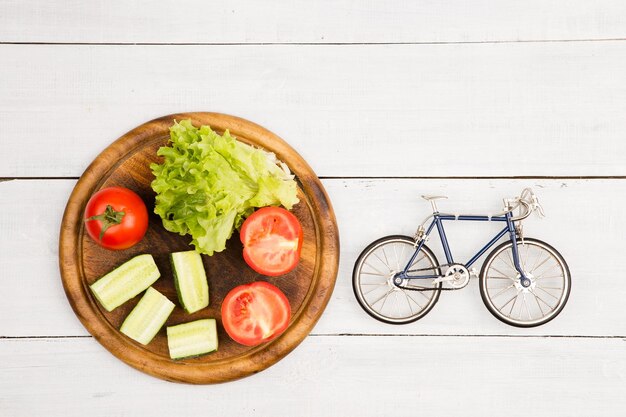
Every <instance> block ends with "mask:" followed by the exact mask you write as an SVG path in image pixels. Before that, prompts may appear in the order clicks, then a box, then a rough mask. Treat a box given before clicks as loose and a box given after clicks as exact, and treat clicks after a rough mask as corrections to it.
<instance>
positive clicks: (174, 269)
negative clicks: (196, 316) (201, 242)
mask: <svg viewBox="0 0 626 417" xmlns="http://www.w3.org/2000/svg"><path fill="white" fill-rule="evenodd" d="M190 252H191V251H190ZM176 253H181V252H173V253H170V256H169V258H170V265H171V267H172V275H173V276H174V286H175V287H176V296H177V297H178V302H180V306H181V307H182V308H183V309H184V310H185V312H187V313H188V314H193V313H197V312H198V311H200V310H202V309H203V308H206V307H202V308H201V309H199V310H196V311H189V308H188V307H187V306H186V305H185V302H184V301H183V296H182V292H181V290H180V284H179V282H178V272H177V271H176V263H175V262H174V254H176ZM199 256H202V255H200V254H199ZM202 268H204V265H202ZM205 278H206V271H205ZM207 286H208V283H207ZM209 291H210V289H209Z"/></svg>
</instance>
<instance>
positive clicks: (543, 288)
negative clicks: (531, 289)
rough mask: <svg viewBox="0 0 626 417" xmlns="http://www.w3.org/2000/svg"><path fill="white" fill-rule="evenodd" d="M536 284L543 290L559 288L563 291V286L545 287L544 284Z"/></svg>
mask: <svg viewBox="0 0 626 417" xmlns="http://www.w3.org/2000/svg"><path fill="white" fill-rule="evenodd" d="M535 286H536V287H539V288H541V289H542V290H559V291H563V287H544V286H543V285H535Z"/></svg>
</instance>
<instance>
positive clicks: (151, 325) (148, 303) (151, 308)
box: [120, 287, 174, 345]
mask: <svg viewBox="0 0 626 417" xmlns="http://www.w3.org/2000/svg"><path fill="white" fill-rule="evenodd" d="M173 310H174V303H173V302H171V301H170V300H168V298H167V297H166V296H164V295H163V294H161V293H160V292H158V291H157V290H155V289H154V288H152V287H150V288H148V290H147V291H146V293H145V294H144V296H143V297H141V300H139V303H137V305H136V306H135V308H133V311H131V312H130V314H129V315H128V317H126V320H124V323H122V327H120V332H122V333H124V334H125V335H126V336H128V337H130V338H131V339H133V340H136V341H137V342H139V343H141V344H142V345H147V344H148V343H150V342H151V341H152V339H154V336H156V334H157V333H158V332H159V330H161V327H163V325H164V324H165V321H166V320H167V318H168V317H169V316H170V314H172V311H173Z"/></svg>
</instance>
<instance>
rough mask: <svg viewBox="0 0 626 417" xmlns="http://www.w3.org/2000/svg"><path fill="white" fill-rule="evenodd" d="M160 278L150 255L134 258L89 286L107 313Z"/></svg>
mask: <svg viewBox="0 0 626 417" xmlns="http://www.w3.org/2000/svg"><path fill="white" fill-rule="evenodd" d="M160 276H161V273H160V272H159V268H157V266H156V264H155V263H154V258H153V257H152V255H149V254H144V255H139V256H135V257H134V258H132V259H131V260H129V261H126V262H125V263H123V264H122V265H120V266H118V267H117V268H115V269H114V270H113V271H111V272H109V273H108V274H106V275H105V276H103V277H102V278H100V279H99V280H97V281H96V282H94V283H93V284H91V285H90V286H89V288H91V292H93V295H94V296H95V297H96V299H97V300H98V301H99V302H100V304H102V307H104V308H105V309H106V310H107V311H112V310H113V309H115V308H116V307H119V306H120V305H122V304H124V303H125V302H126V301H128V300H130V299H131V298H133V297H135V296H136V295H137V294H139V293H141V292H142V291H144V290H145V289H146V288H148V287H149V286H151V285H152V284H154V282H155V281H156V280H157V279H158V278H159V277H160Z"/></svg>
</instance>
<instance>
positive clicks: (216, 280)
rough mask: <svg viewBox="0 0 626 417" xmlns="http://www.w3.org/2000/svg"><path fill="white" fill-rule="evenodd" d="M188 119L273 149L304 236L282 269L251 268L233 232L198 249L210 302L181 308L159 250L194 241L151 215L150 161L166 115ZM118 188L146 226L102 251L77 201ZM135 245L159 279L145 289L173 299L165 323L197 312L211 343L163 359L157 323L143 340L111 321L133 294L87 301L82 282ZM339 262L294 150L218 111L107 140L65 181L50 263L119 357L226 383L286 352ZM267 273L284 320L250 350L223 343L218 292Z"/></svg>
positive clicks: (329, 222) (91, 327) (78, 309)
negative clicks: (130, 197)
mask: <svg viewBox="0 0 626 417" xmlns="http://www.w3.org/2000/svg"><path fill="white" fill-rule="evenodd" d="M183 119H191V120H192V122H193V124H194V125H196V126H199V125H201V124H205V125H209V126H211V127H212V128H213V129H214V130H215V131H217V132H219V133H222V132H223V131H224V130H226V129H228V130H230V132H231V134H233V135H234V136H235V137H237V138H238V139H239V140H241V141H243V142H246V143H249V144H252V145H255V146H258V147H261V148H264V149H266V150H268V151H271V152H274V153H275V154H276V155H277V157H278V158H279V159H280V160H282V161H284V162H285V163H287V165H288V166H289V168H290V169H291V170H292V172H293V173H294V174H295V175H296V178H297V181H298V185H299V188H298V197H299V199H300V203H298V204H297V205H296V206H294V208H293V213H294V214H295V215H296V217H298V219H299V220H300V222H301V223H302V228H303V232H304V241H303V246H302V255H301V259H300V262H299V264H298V266H297V268H296V269H295V270H294V271H292V272H290V273H288V274H286V275H284V276H281V277H276V278H268V277H264V276H261V275H259V274H257V273H255V272H254V271H253V270H252V269H250V268H249V267H248V266H247V265H246V263H245V262H244V260H243V257H242V245H241V243H240V241H239V235H238V233H237V232H235V233H233V236H232V237H231V239H230V240H229V241H228V243H227V247H226V250H225V251H223V252H221V253H216V254H215V255H213V256H211V257H209V256H206V255H203V261H204V266H205V269H206V271H207V278H208V281H209V297H210V301H209V307H208V308H206V309H203V310H201V311H199V312H196V313H194V314H187V313H186V312H185V311H184V310H183V309H182V308H181V307H180V305H179V303H178V299H177V296H176V291H175V288H174V283H173V278H172V271H171V267H170V264H169V259H168V255H169V253H171V252H176V251H184V250H190V249H193V247H192V246H190V245H189V242H190V241H191V238H190V236H180V235H178V234H175V233H171V232H168V231H166V230H165V229H164V228H163V225H162V223H161V219H160V218H159V217H158V216H157V215H156V214H154V213H153V209H154V197H155V194H154V192H153V191H152V189H151V188H150V183H151V181H152V180H153V178H154V177H153V175H152V172H151V170H150V168H149V165H150V163H152V162H161V161H160V159H161V158H160V157H158V156H157V155H156V151H157V149H158V148H159V147H160V146H164V145H167V142H168V139H169V128H170V126H171V125H172V124H173V122H174V120H183ZM109 186H122V187H127V188H129V189H131V190H133V191H135V192H136V193H137V194H139V196H141V198H142V199H143V200H144V202H145V203H146V206H147V207H148V212H149V213H150V224H149V228H148V232H147V233H146V236H145V237H144V239H143V240H142V241H141V242H140V243H138V244H137V245H135V246H134V247H132V248H129V249H126V250H121V251H111V250H107V249H104V248H101V247H100V246H98V245H97V244H96V243H94V241H93V240H91V239H90V238H89V236H88V235H87V234H86V233H85V230H84V227H83V217H84V209H85V205H86V203H87V201H88V200H89V198H90V197H91V195H92V194H93V193H94V192H96V191H98V190H99V189H101V188H104V187H109ZM141 253H150V254H152V255H153V256H154V258H155V260H156V263H157V265H158V267H159V270H160V271H161V277H160V278H159V280H158V281H157V282H156V283H155V284H154V287H155V288H156V289H157V290H158V291H160V292H161V293H163V294H165V295H166V296H167V297H168V298H169V299H170V300H172V301H173V302H174V303H176V306H177V307H176V308H175V309H174V312H173V313H172V315H171V316H170V318H169V319H168V321H167V323H166V326H170V325H175V324H179V323H184V322H188V321H192V320H196V319H200V318H216V319H217V322H218V333H219V334H218V337H219V349H218V351H217V352H215V353H212V354H209V355H206V356H203V357H199V358H194V359H185V360H179V361H174V360H171V359H170V357H169V353H168V348H167V337H166V332H165V327H163V328H162V329H161V331H160V332H159V333H158V335H157V336H156V337H155V339H154V340H153V341H152V342H151V343H150V344H148V345H147V346H143V345H141V344H139V343H136V342H135V341H133V340H132V339H130V338H128V337H126V336H125V335H123V334H121V333H120V332H119V331H118V329H119V327H120V325H121V323H122V321H123V320H124V318H125V317H126V316H127V315H128V313H129V312H130V311H131V310H132V308H133V307H134V306H135V305H136V304H137V302H138V301H139V299H140V298H141V296H142V295H143V293H142V294H140V295H138V296H137V297H135V298H134V299H132V300H130V301H128V302H126V303H125V304H123V305H122V306H120V307H118V308H117V309H115V310H113V311H112V312H107V311H106V310H104V309H103V308H102V307H101V306H100V305H99V303H98V302H97V301H96V300H95V298H94V297H93V295H92V294H91V292H90V290H89V288H88V286H89V285H90V284H92V283H93V282H94V281H96V280H97V279H98V278H100V277H101V276H102V275H104V274H106V273H107V272H109V271H111V270H112V269H113V268H115V267H116V266H118V265H120V264H122V263H123V262H125V261H127V260H128V259H130V258H132V257H133V256H135V255H138V254H141ZM338 263H339V236H338V231H337V225H336V222H335V215H334V213H333V209H332V207H331V204H330V201H329V199H328V196H327V195H326V192H325V190H324V188H323V186H322V184H321V183H320V181H319V179H318V178H317V176H316V175H315V173H314V172H313V170H312V169H311V168H310V167H309V165H308V164H307V163H306V162H305V161H304V159H302V157H301V156H300V155H298V153H296V151H294V150H293V149H292V148H291V147H290V146H289V145H288V144H287V143H285V142H284V141H283V140H282V139H280V138H279V137H278V136H276V135H274V134H273V133H271V132H269V131H268V130H266V129H264V128H262V127H261V126H258V125H256V124H254V123H251V122H249V121H246V120H243V119H240V118H237V117H233V116H227V115H224V114H217V113H184V114H173V115H170V116H165V117H162V118H159V119H156V120H153V121H150V122H148V123H145V124H143V125H141V126H139V127H137V128H135V129H133V130H131V131H130V132H128V133H127V134H125V135H124V136H122V137H121V138H120V139H118V140H117V141H115V142H114V143H113V144H111V145H110V146H109V147H108V148H106V149H105V150H104V151H103V152H102V153H101V154H100V155H99V156H98V157H97V158H96V159H95V160H94V161H93V162H92V163H91V165H90V166H89V167H88V168H87V170H86V171H85V172H84V174H83V175H82V177H81V178H80V180H79V181H78V183H77V184H76V187H75V188H74V190H73V192H72V194H71V196H70V198H69V201H68V203H67V207H66V209H65V214H64V216H63V222H62V225H61V233H60V242H59V264H60V269H61V277H62V280H63V286H64V288H65V293H66V295H67V298H68V300H69V302H70V304H71V306H72V308H73V309H74V312H75V313H76V315H77V316H78V318H79V319H80V321H81V322H82V323H83V325H84V326H85V327H86V328H87V330H88V331H89V332H90V333H91V334H92V335H93V336H94V337H95V338H96V339H97V340H98V341H99V342H100V343H101V344H102V345H103V346H104V347H105V348H106V349H108V350H109V351H110V352H111V353H112V354H113V355H115V356H116V357H118V358H119V359H121V360H122V361H124V362H126V363H127V364H129V365H131V366H133V367H135V368H137V369H139V370H141V371H143V372H146V373H148V374H151V375H154V376H156V377H159V378H162V379H166V380H168V381H176V382H186V383H193V384H209V383H217V382H224V381H229V380H233V379H237V378H241V377H244V376H247V375H250V374H253V373H256V372H259V371H261V370H263V369H265V368H267V367H269V366H270V365H272V364H274V363H276V362H277V361H278V360H280V359H281V358H283V357H284V356H285V355H287V354H288V353H289V352H290V351H291V350H293V349H294V348H295V347H296V346H297V345H298V344H299V343H300V342H301V341H302V340H303V339H304V338H305V337H306V336H307V335H308V333H309V332H310V331H311V329H312V328H313V326H314V325H315V323H316V322H317V320H318V319H319V317H320V316H321V314H322V312H323V311H324V308H325V307H326V304H327V303H328V300H329V299H330V296H331V293H332V290H333V287H334V284H335V279H336V276H337V268H338ZM257 280H266V281H269V282H271V283H272V284H274V285H276V286H277V287H279V288H280V289H281V290H282V291H283V292H284V293H285V294H286V295H287V298H288V299H289V303H290V305H291V309H292V318H291V322H290V324H289V327H288V328H287V330H286V331H285V332H284V333H283V334H282V335H281V336H280V337H278V338H277V339H275V340H273V341H270V342H268V343H265V344H262V345H260V346H256V347H253V348H250V347H246V346H242V345H239V344H237V343H236V342H234V341H232V340H231V339H230V338H229V337H228V335H227V334H226V332H225V331H224V328H223V327H222V325H221V317H220V307H221V303H222V300H223V299H224V296H225V295H226V294H227V293H228V291H230V290H231V289H232V288H234V287H235V286H237V285H240V284H245V283H250V282H253V281H257Z"/></svg>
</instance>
